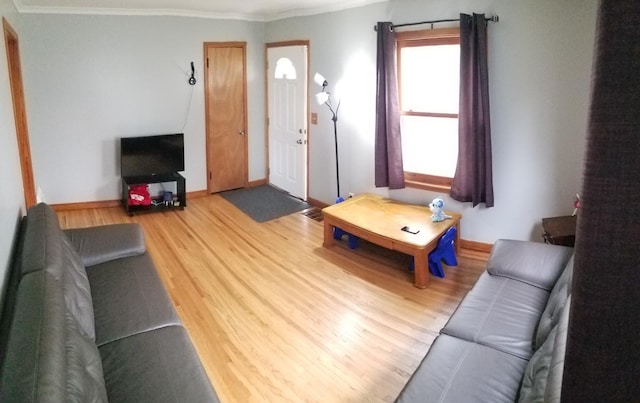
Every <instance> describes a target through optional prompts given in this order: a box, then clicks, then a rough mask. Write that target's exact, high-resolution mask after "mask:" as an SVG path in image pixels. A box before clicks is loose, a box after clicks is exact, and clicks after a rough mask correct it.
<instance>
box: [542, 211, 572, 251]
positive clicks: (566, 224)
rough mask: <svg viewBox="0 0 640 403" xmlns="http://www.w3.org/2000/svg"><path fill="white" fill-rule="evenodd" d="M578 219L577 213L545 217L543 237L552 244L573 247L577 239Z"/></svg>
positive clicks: (543, 220)
mask: <svg viewBox="0 0 640 403" xmlns="http://www.w3.org/2000/svg"><path fill="white" fill-rule="evenodd" d="M577 220H578V216H577V215H575V216H571V215H569V216H561V217H548V218H543V219H542V238H543V239H544V241H545V242H546V243H549V244H552V245H563V246H570V247H573V246H574V244H575V241H576V222H577Z"/></svg>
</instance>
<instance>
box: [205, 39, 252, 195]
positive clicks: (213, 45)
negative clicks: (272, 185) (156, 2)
mask: <svg viewBox="0 0 640 403" xmlns="http://www.w3.org/2000/svg"><path fill="white" fill-rule="evenodd" d="M202 48H203V67H204V69H203V70H204V71H205V75H204V83H205V84H204V108H205V109H204V110H205V147H206V150H205V158H206V160H207V161H206V169H207V172H206V179H207V194H211V193H212V189H211V180H210V178H209V175H210V173H211V167H210V166H209V157H210V153H211V152H212V150H211V144H209V129H210V127H211V122H209V115H208V111H209V90H208V88H209V73H208V66H207V64H208V60H207V51H208V50H209V49H214V48H242V53H243V58H242V70H243V72H242V73H243V76H244V77H243V85H242V102H243V103H244V118H243V119H244V122H243V124H244V131H245V134H244V136H243V137H244V140H243V142H244V151H243V152H244V185H243V187H245V188H246V187H247V185H248V183H249V126H248V121H249V119H248V116H247V115H248V109H247V43H246V42H238V41H230V42H204V43H203V46H202Z"/></svg>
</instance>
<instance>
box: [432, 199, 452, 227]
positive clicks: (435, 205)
mask: <svg viewBox="0 0 640 403" xmlns="http://www.w3.org/2000/svg"><path fill="white" fill-rule="evenodd" d="M429 209H430V210H431V221H433V222H440V221H444V220H446V219H447V218H451V216H450V215H447V214H445V213H444V211H443V209H444V200H442V197H436V198H435V199H433V201H432V202H431V203H429Z"/></svg>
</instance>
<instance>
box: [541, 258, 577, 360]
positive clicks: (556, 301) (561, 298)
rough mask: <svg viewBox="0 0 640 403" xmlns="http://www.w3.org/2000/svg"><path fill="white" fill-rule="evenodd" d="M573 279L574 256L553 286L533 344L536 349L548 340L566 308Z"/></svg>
mask: <svg viewBox="0 0 640 403" xmlns="http://www.w3.org/2000/svg"><path fill="white" fill-rule="evenodd" d="M572 280H573V257H571V260H569V263H567V267H566V268H565V270H564V271H563V272H562V275H561V276H560V278H559V279H558V281H557V282H556V284H555V285H554V286H553V289H552V290H551V294H549V300H548V301H547V305H546V306H545V308H544V311H543V312H542V315H541V316H540V323H539V324H538V331H537V332H536V338H535V343H534V346H533V348H534V350H537V349H538V348H540V347H541V346H542V344H543V343H544V342H545V341H546V340H547V336H548V335H549V333H550V332H551V329H552V328H553V327H554V326H555V325H556V324H557V323H558V320H559V319H560V313H561V312H562V308H564V305H565V304H566V302H567V300H568V299H569V296H570V295H571V283H572Z"/></svg>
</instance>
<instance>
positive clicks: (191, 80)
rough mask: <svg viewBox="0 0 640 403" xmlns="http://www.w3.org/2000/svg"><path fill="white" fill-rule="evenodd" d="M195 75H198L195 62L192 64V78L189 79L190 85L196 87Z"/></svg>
mask: <svg viewBox="0 0 640 403" xmlns="http://www.w3.org/2000/svg"><path fill="white" fill-rule="evenodd" d="M195 74H196V70H195V68H194V67H193V62H191V77H189V84H191V85H196V77H195Z"/></svg>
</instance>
